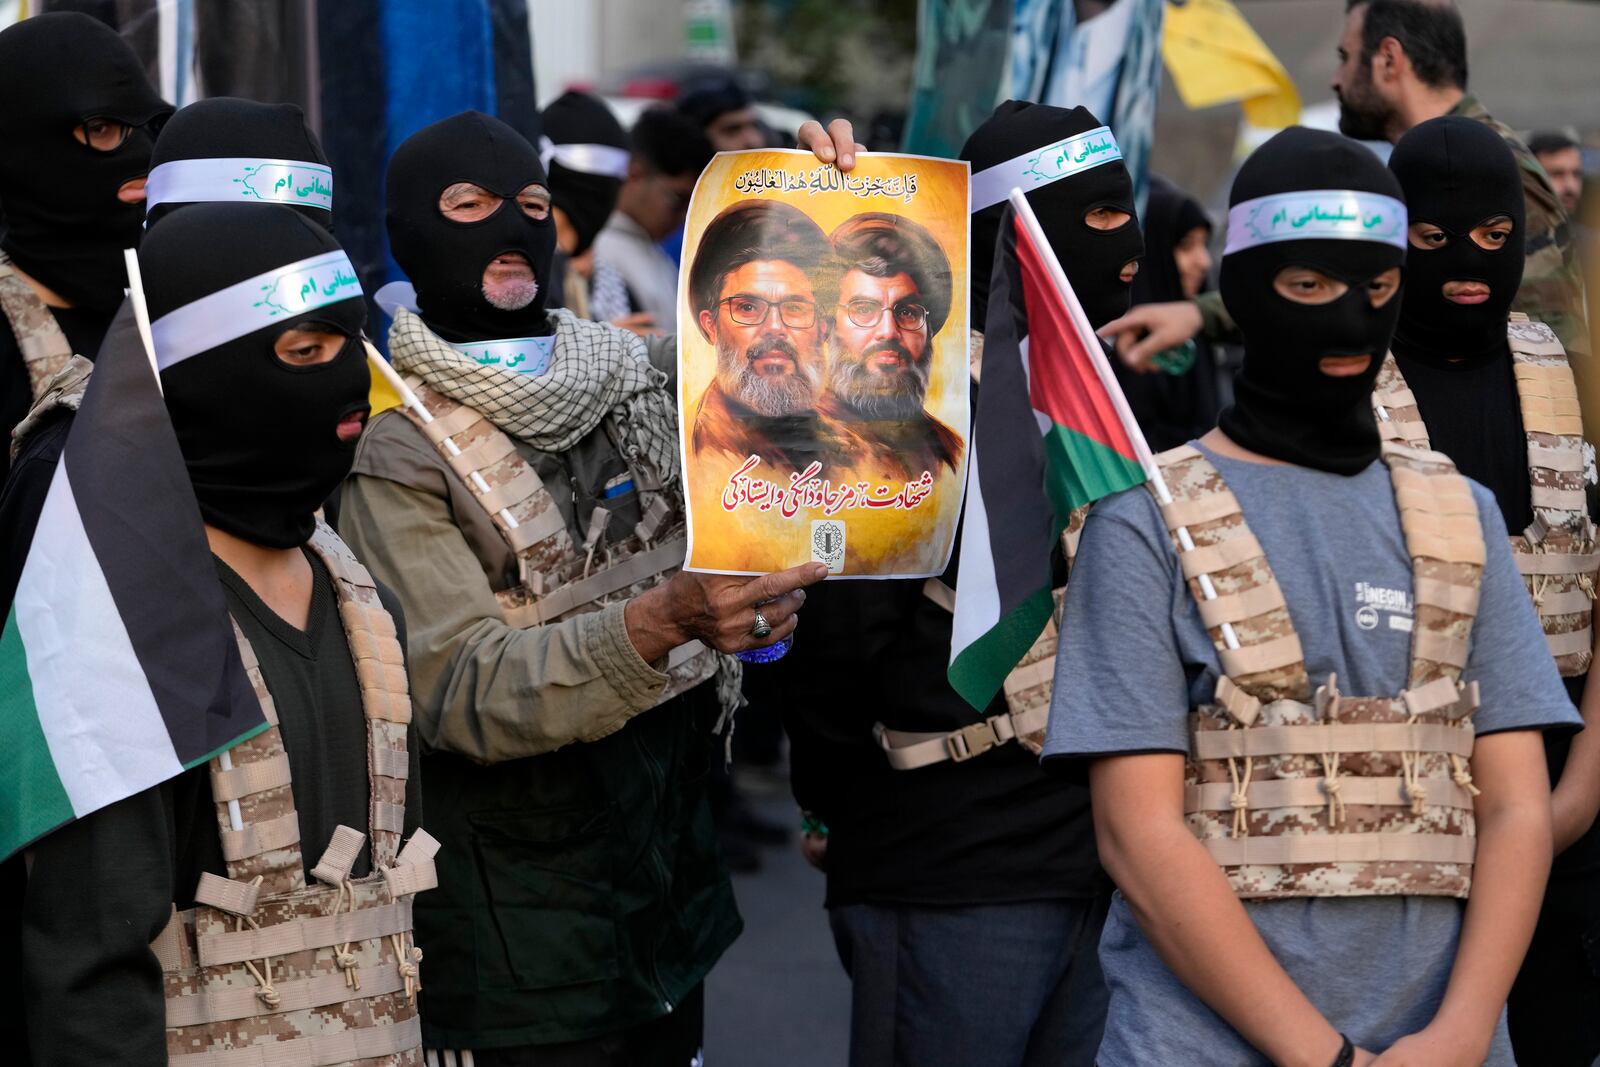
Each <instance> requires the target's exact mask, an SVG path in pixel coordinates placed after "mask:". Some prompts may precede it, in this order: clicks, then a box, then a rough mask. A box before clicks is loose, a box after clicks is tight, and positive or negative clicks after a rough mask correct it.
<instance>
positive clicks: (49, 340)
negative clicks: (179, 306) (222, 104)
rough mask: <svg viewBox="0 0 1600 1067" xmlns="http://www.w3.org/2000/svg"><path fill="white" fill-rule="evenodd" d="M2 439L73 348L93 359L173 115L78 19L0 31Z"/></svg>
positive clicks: (114, 44)
mask: <svg viewBox="0 0 1600 1067" xmlns="http://www.w3.org/2000/svg"><path fill="white" fill-rule="evenodd" d="M0 99H4V100H5V107H4V108H0V204H3V205H4V231H3V235H0V315H3V317H4V318H5V319H6V320H7V323H8V324H9V328H6V329H0V433H4V434H6V435H9V434H10V432H11V428H12V427H13V426H15V425H16V424H17V423H18V422H20V421H21V420H22V417H23V416H24V415H25V414H27V411H28V407H29V406H30V405H31V404H32V402H33V401H34V400H36V399H38V397H39V396H40V395H41V394H42V392H43V386H44V383H45V382H46V381H48V380H49V379H50V378H51V377H52V376H54V375H55V374H56V373H57V372H58V371H60V370H61V369H62V368H63V367H65V366H66V363H67V360H68V359H70V358H71V356H72V354H73V353H74V352H76V353H78V354H80V355H83V356H86V357H88V358H90V359H93V358H94V354H95V352H97V351H99V348H100V339H101V338H102V337H103V336H104V335H105V332H106V328H107V326H108V325H109V324H110V322H111V316H112V314H113V313H114V312H115V311H116V310H117V305H118V304H120V303H121V302H122V290H123V287H124V285H125V284H126V281H125V276H124V272H123V266H122V250H123V249H125V248H132V247H134V246H135V245H136V244H138V243H139V227H140V223H141V222H142V221H143V218H144V210H143V200H144V177H145V172H146V171H147V170H148V169H149V166H150V145H151V142H152V140H153V139H154V137H155V134H156V130H157V129H158V128H159V126H160V123H161V121H162V120H163V119H164V118H165V117H166V116H167V115H168V114H170V113H171V111H172V109H171V108H170V107H169V106H168V105H167V104H166V103H165V102H164V101H162V99H161V97H160V96H159V95H157V93H156V91H155V89H154V88H153V87H152V86H151V84H150V80H149V78H147V77H146V76H145V73H144V67H143V66H142V65H141V64H140V62H139V59H138V57H137V56H135V55H134V54H133V50H132V49H131V48H129V47H128V46H127V44H126V43H124V42H123V40H122V38H120V37H118V36H117V35H116V33H115V32H113V31H112V30H111V29H109V28H108V27H106V26H105V25H104V24H103V23H100V22H97V21H96V20H94V19H92V18H90V17H89V16H88V15H83V14H78V13H76V12H63V13H57V14H48V15H39V16H36V17H34V18H30V19H24V20H23V21H21V22H19V23H17V24H15V25H13V26H10V27H8V28H6V29H5V30H4V31H0Z"/></svg>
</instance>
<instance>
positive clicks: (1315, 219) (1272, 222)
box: [1222, 189, 1406, 255]
mask: <svg viewBox="0 0 1600 1067" xmlns="http://www.w3.org/2000/svg"><path fill="white" fill-rule="evenodd" d="M1328 240H1333V241H1375V242H1377V243H1378V244H1386V245H1393V246H1394V247H1396V248H1405V246H1406V206H1405V205H1404V204H1402V203H1401V202H1400V201H1398V200H1396V199H1395V198H1394V197H1392V196H1384V195H1383V194H1382V193H1366V192H1361V191H1359V190H1355V189H1307V190H1304V191H1302V192H1298V193H1275V194H1273V195H1272V196H1262V197H1257V198H1256V199H1254V200H1246V201H1244V202H1243V203H1239V204H1235V205H1234V206H1233V207H1232V208H1230V209H1229V211H1228V243H1227V245H1226V246H1225V247H1224V248H1223V250H1222V254H1223V255H1231V254H1232V253H1234V252H1242V251H1244V250H1245V249H1246V248H1255V247H1256V246H1258V245H1265V244H1273V243H1274V242H1277V241H1328Z"/></svg>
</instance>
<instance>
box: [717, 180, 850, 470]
mask: <svg viewBox="0 0 1600 1067" xmlns="http://www.w3.org/2000/svg"><path fill="white" fill-rule="evenodd" d="M835 273H836V272H835V271H834V270H833V268H832V266H831V263H830V261H829V246H828V239H827V237H826V236H825V235H824V234H823V232H822V229H821V227H819V226H818V225H817V224H816V223H815V222H813V221H812V220H811V219H810V218H808V217H807V216H806V215H805V214H804V213H803V212H801V211H800V210H799V209H797V208H794V207H791V206H790V205H788V204H783V203H779V202H776V201H770V200H755V201H743V202H740V203H737V204H734V205H733V206H732V207H729V208H727V209H726V210H725V211H723V212H722V213H721V214H719V215H717V217H716V218H715V219H713V220H712V221H711V223H710V225H708V226H707V227H706V230H705V233H704V235H703V236H702V238H701V241H700V246H699V248H698V249H697V250H696V252H695V256H694V260H693V262H692V263H691V265H690V267H689V300H690V307H691V310H692V311H693V313H694V321H695V325H696V326H697V327H698V329H699V331H700V335H701V336H702V337H704V338H705V339H706V340H707V341H709V342H710V343H711V344H712V345H713V346H714V347H715V348H716V355H717V365H716V376H715V378H714V379H713V380H712V382H711V384H710V385H709V386H708V387H707V388H706V390H705V392H704V393H702V394H701V395H700V398H699V399H698V401H696V402H695V403H694V405H693V408H692V409H691V410H692V420H693V421H692V429H691V432H690V434H689V448H690V451H691V452H692V453H696V454H698V453H702V452H722V453H726V454H727V455H729V456H732V457H736V458H737V459H743V458H744V457H746V456H758V457H760V459H761V460H762V462H763V463H765V464H768V465H770V466H771V467H773V468H775V469H776V470H778V471H783V472H795V471H802V470H804V469H805V468H806V466H807V465H808V464H809V463H811V462H812V461H813V460H814V459H816V458H818V457H817V450H818V447H819V443H818V430H817V405H818V402H819V400H820V399H821V394H822V389H823V378H824V372H825V364H824V342H825V340H826V338H827V334H828V326H829V322H830V320H831V313H832V308H833V304H834V302H835V295H834V291H833V286H832V278H833V276H834V274H835Z"/></svg>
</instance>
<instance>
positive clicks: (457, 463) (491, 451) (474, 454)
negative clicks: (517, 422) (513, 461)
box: [441, 433, 517, 478]
mask: <svg viewBox="0 0 1600 1067" xmlns="http://www.w3.org/2000/svg"><path fill="white" fill-rule="evenodd" d="M516 450H517V446H516V443H515V442H513V441H512V440H511V438H510V437H508V436H506V435H505V434H504V433H492V434H490V435H489V436H488V437H484V438H482V439H480V440H478V441H475V442H474V443H472V444H471V445H468V446H467V447H466V448H463V449H462V450H461V451H460V453H458V454H457V455H454V456H445V457H444V461H445V462H446V463H448V464H449V465H450V469H451V470H453V471H455V472H456V474H457V475H458V476H460V477H462V478H466V477H469V476H470V475H471V474H472V472H473V471H481V470H483V469H484V468H485V467H492V466H494V465H495V464H496V463H499V462H500V461H501V460H503V459H505V458H506V457H507V456H509V455H511V453H513V452H515V451H516ZM441 454H442V453H441Z"/></svg>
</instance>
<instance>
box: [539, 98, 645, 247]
mask: <svg viewBox="0 0 1600 1067" xmlns="http://www.w3.org/2000/svg"><path fill="white" fill-rule="evenodd" d="M544 135H545V141H547V142H549V143H548V144H542V145H541V148H542V151H541V152H540V155H541V157H542V158H543V161H544V163H545V166H546V167H547V168H548V169H549V171H550V203H551V205H552V206H554V207H557V208H560V209H561V211H562V212H563V213H564V214H565V215H566V216H567V219H568V220H569V221H570V222H571V223H572V228H573V230H574V231H575V232H576V234H577V237H578V243H577V245H576V247H574V248H573V250H572V255H573V256H574V257H576V256H581V255H583V254H584V253H585V252H587V251H588V250H589V246H590V245H592V244H594V239H595V238H596V237H597V236H599V234H600V231H601V229H602V228H604V226H605V224H606V220H607V219H609V218H610V217H611V213H612V212H613V211H614V210H616V207H617V196H618V194H619V193H621V191H622V183H623V180H624V179H626V178H627V177H628V160H629V158H630V147H629V144H628V135H627V133H626V132H625V131H624V130H623V128H622V124H621V123H619V122H618V121H617V119H616V116H615V115H613V114H612V113H611V109H610V108H609V107H607V106H606V104H605V101H603V100H601V99H599V98H598V97H594V96H590V95H588V94H587V93H578V92H568V93H563V94H562V95H561V96H558V97H556V98H555V99H554V100H552V101H551V102H550V106H549V107H547V108H545V109H544Z"/></svg>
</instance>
